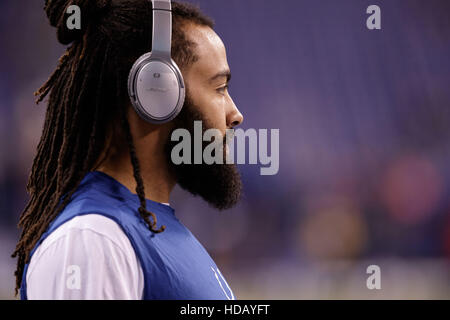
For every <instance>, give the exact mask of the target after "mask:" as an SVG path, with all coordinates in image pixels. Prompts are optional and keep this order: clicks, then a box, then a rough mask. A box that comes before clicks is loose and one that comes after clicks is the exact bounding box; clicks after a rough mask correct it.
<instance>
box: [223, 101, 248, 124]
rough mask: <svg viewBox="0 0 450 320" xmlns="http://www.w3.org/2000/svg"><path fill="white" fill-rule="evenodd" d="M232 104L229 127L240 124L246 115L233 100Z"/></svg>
mask: <svg viewBox="0 0 450 320" xmlns="http://www.w3.org/2000/svg"><path fill="white" fill-rule="evenodd" d="M231 104H232V106H231V110H230V112H229V114H228V117H227V126H228V127H229V128H234V127H236V126H238V125H240V124H241V123H242V122H243V121H244V116H243V115H242V113H241V112H240V111H239V109H238V108H237V107H236V105H235V104H234V102H233V101H232V102H231Z"/></svg>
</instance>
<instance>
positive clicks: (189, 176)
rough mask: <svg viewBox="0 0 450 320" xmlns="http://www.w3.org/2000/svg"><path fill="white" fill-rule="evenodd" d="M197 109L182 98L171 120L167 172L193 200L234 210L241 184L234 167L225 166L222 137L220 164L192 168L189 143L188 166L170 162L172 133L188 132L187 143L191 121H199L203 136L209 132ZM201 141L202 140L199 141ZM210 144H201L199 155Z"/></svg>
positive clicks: (239, 195) (192, 129) (192, 154)
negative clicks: (176, 112)
mask: <svg viewBox="0 0 450 320" xmlns="http://www.w3.org/2000/svg"><path fill="white" fill-rule="evenodd" d="M197 110H198V108H196V107H195V105H194V104H193V103H192V101H191V100H190V99H189V98H186V101H185V103H184V106H183V109H182V110H181V112H180V114H179V115H178V116H177V117H176V118H175V120H174V124H175V127H174V129H173V130H172V131H171V132H170V134H169V137H168V141H167V142H166V145H165V154H166V158H167V161H168V164H169V169H170V170H171V172H172V173H173V174H174V176H175V179H176V181H177V183H178V184H179V185H180V187H181V188H183V189H184V190H186V191H188V192H190V193H191V194H193V195H194V196H200V197H202V198H203V199H204V200H205V201H206V202H207V203H209V204H210V205H211V206H212V207H214V208H216V209H219V210H225V209H229V208H232V207H233V206H235V205H236V204H237V203H238V202H239V200H240V198H241V193H242V181H241V176H240V174H239V171H238V170H237V167H236V165H235V164H227V163H226V153H225V147H226V145H227V143H226V137H224V138H223V140H224V141H223V148H222V150H223V160H224V161H223V163H222V164H219V163H213V164H206V163H204V162H203V161H202V163H201V164H194V161H193V160H194V159H193V157H194V144H193V143H192V144H191V146H192V150H191V156H192V159H191V162H190V163H191V164H185V163H182V164H179V165H175V164H174V163H173V162H172V160H171V152H172V149H173V147H174V146H175V145H177V144H178V143H179V142H177V141H171V139H170V137H171V136H172V133H173V131H174V130H176V129H178V128H183V129H186V130H188V131H189V133H190V135H191V139H193V137H194V121H202V128H203V133H204V132H205V131H206V130H208V129H210V128H211V127H210V126H209V125H208V122H207V119H205V117H204V116H203V114H201V113H200V112H198V111H197ZM202 140H203V139H202ZM210 143H211V142H205V141H203V143H202V144H203V145H202V154H203V150H204V149H205V147H206V146H207V145H208V144H210Z"/></svg>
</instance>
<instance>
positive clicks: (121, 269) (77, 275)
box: [26, 214, 144, 300]
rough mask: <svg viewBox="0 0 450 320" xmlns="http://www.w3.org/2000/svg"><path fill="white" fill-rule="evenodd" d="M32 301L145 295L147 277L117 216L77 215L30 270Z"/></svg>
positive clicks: (40, 252) (61, 228)
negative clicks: (116, 220)
mask: <svg viewBox="0 0 450 320" xmlns="http://www.w3.org/2000/svg"><path fill="white" fill-rule="evenodd" d="M26 282H27V297H28V299H52V300H53V299H102V300H103V299H119V300H122V299H141V298H142V295H143V290H144V275H143V271H142V267H141V265H140V262H139V259H138V258H137V256H136V253H135V251H134V249H133V247H132V245H131V243H130V240H129V239H128V237H127V236H126V234H125V233H124V231H123V230H122V229H121V227H120V226H119V225H118V224H117V223H116V222H115V221H113V220H112V219H109V218H107V217H105V216H103V215H99V214H88V215H82V216H77V217H75V218H73V219H71V220H69V221H67V222H65V223H64V224H62V225H61V226H59V227H58V228H57V229H56V230H54V231H53V232H52V233H51V234H50V235H49V236H48V237H47V238H46V239H45V240H44V241H43V242H42V243H41V245H40V246H39V247H38V248H37V250H36V251H35V253H34V254H33V256H32V257H31V261H30V264H29V267H28V271H27V274H26Z"/></svg>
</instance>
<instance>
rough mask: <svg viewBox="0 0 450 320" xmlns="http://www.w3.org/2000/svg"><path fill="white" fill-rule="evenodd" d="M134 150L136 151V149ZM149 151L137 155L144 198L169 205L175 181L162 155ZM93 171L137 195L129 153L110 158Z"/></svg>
mask: <svg viewBox="0 0 450 320" xmlns="http://www.w3.org/2000/svg"><path fill="white" fill-rule="evenodd" d="M136 149H137V150H138V148H136ZM147 150H149V149H147ZM149 151H150V150H149ZM149 151H148V152H147V154H145V153H144V154H142V153H141V154H139V155H138V159H139V166H140V174H141V177H142V181H143V183H144V191H145V197H146V199H149V200H153V201H156V202H160V203H169V199H170V193H171V192H172V189H173V187H174V186H175V179H174V177H173V175H171V174H170V172H169V169H168V166H167V160H166V159H165V156H164V154H163V153H162V152H149ZM95 170H97V171H101V172H103V173H105V174H107V175H109V176H111V177H112V178H114V179H115V180H117V181H118V182H120V183H121V184H123V185H124V186H125V187H126V188H127V189H128V190H130V192H131V193H133V194H137V192H136V186H137V184H136V179H135V178H134V173H133V166H132V164H131V159H130V154H129V153H122V154H121V155H120V156H111V157H109V158H107V159H106V160H105V161H104V162H103V163H102V164H101V165H100V166H98V167H97V168H95Z"/></svg>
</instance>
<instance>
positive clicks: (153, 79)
mask: <svg viewBox="0 0 450 320" xmlns="http://www.w3.org/2000/svg"><path fill="white" fill-rule="evenodd" d="M152 6H153V36H152V51H151V52H148V53H146V54H144V55H142V56H141V57H140V58H139V59H137V60H136V62H135V63H134V65H133V67H132V68H131V71H130V74H129V76H128V94H129V96H130V100H131V103H132V105H133V107H134V109H135V110H136V112H137V114H138V115H139V116H140V117H141V118H143V119H144V120H146V121H148V122H150V123H155V124H161V123H165V122H168V121H170V120H172V119H173V118H175V117H176V116H177V115H178V113H179V112H180V111H181V108H182V107H183V104H184V97H185V86H184V80H183V75H182V74H181V71H180V69H179V68H178V66H177V64H176V63H175V61H173V60H172V57H171V45H172V4H171V0H152Z"/></svg>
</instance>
